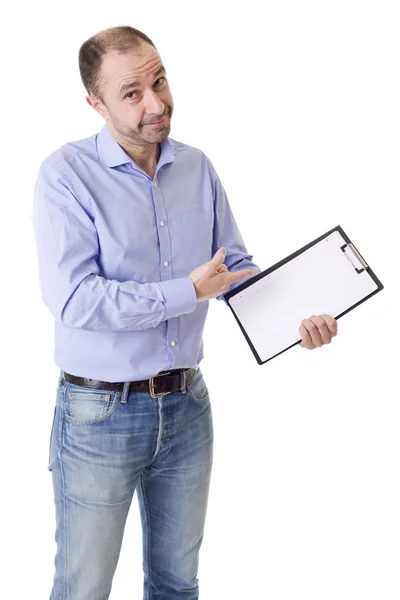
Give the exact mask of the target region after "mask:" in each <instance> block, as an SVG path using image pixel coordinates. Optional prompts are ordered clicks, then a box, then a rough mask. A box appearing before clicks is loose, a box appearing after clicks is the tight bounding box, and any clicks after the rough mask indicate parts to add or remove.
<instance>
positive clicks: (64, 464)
mask: <svg viewBox="0 0 400 600" xmlns="http://www.w3.org/2000/svg"><path fill="white" fill-rule="evenodd" d="M187 375H188V376H187V382H186V383H187V385H186V388H183V389H182V390H181V391H176V392H172V393H170V394H167V395H165V396H161V397H160V398H152V397H151V395H150V393H148V392H140V393H138V392H131V393H128V387H129V384H128V382H126V383H125V385H124V389H123V391H122V392H115V391H108V390H98V389H94V388H86V387H82V386H78V385H75V384H71V383H69V382H67V381H65V379H64V378H63V377H62V374H61V375H60V379H59V382H58V387H57V395H56V404H55V407H54V420H53V425H52V428H51V435H50V448H49V462H48V469H49V471H51V474H52V480H53V489H54V501H55V509H56V510H55V513H56V531H55V540H56V545H57V550H56V555H55V559H54V564H55V575H54V582H53V588H52V592H51V596H50V600H106V599H107V598H109V597H110V593H111V587H112V580H113V576H114V573H115V570H116V567H117V563H118V557H119V554H120V549H121V544H122V538H123V533H124V527H125V522H126V518H127V515H128V511H129V507H130V504H131V501H132V497H133V494H134V491H135V489H137V493H138V501H139V508H140V517H141V523H142V533H143V540H142V548H143V573H144V595H143V599H144V600H156V599H158V600H161V599H162V600H175V599H176V600H178V599H179V600H183V599H185V600H196V599H197V598H199V581H198V578H197V571H198V564H199V550H200V546H201V543H202V540H203V533H204V524H205V518H206V510H207V502H208V492H209V484H210V477H211V469H212V460H213V439H214V434H213V423H212V412H211V403H210V397H209V393H208V389H207V386H206V383H205V381H204V378H203V375H202V373H201V370H200V368H199V367H197V369H191V370H190V371H188V374H187ZM126 597H127V598H129V597H130V595H129V591H128V590H127V594H126Z"/></svg>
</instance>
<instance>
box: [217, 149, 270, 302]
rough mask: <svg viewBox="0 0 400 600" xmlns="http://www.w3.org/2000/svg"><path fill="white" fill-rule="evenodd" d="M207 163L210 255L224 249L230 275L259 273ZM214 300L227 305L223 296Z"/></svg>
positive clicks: (234, 284) (226, 199) (239, 282)
mask: <svg viewBox="0 0 400 600" xmlns="http://www.w3.org/2000/svg"><path fill="white" fill-rule="evenodd" d="M207 163H208V171H209V175H210V179H211V185H212V191H213V199H214V231H213V247H212V254H213V256H214V254H215V253H216V252H217V250H218V248H222V247H223V248H226V256H225V261H224V264H225V265H226V267H227V269H228V271H230V272H231V273H232V272H235V271H242V270H243V269H254V270H255V271H257V273H261V269H260V267H259V266H258V265H256V263H254V262H253V255H252V254H249V253H248V252H247V248H246V245H245V243H244V240H243V237H242V235H241V233H240V231H239V227H238V225H237V223H236V220H235V217H234V215H233V212H232V209H231V207H230V205H229V201H228V197H227V195H226V192H225V190H224V187H223V186H222V183H221V181H220V179H219V177H218V175H217V173H216V171H215V169H214V166H213V164H212V162H211V161H210V159H209V158H207ZM251 277H254V275H248V276H247V277H244V278H243V279H241V280H240V281H234V282H233V283H232V284H231V286H230V288H229V290H228V291H231V290H234V289H235V288H236V287H237V286H238V285H241V284H242V283H243V282H244V281H247V280H248V279H250V278H251ZM225 293H227V292H225ZM216 299H217V300H223V301H224V302H225V304H226V305H228V302H227V301H226V300H225V297H224V294H220V295H219V296H216Z"/></svg>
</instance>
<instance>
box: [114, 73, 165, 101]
mask: <svg viewBox="0 0 400 600" xmlns="http://www.w3.org/2000/svg"><path fill="white" fill-rule="evenodd" d="M162 79H164V80H165V77H159V78H158V79H156V83H157V81H161V80H162ZM158 87H160V86H158ZM131 94H137V92H128V94H125V96H124V100H125V98H128V96H130V95H131ZM131 99H132V98H129V100H131Z"/></svg>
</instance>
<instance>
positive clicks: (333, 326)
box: [320, 314, 338, 337]
mask: <svg viewBox="0 0 400 600" xmlns="http://www.w3.org/2000/svg"><path fill="white" fill-rule="evenodd" d="M320 317H321V318H322V319H324V320H325V322H326V324H327V326H328V329H329V331H330V332H331V335H332V337H334V336H335V335H337V329H338V323H337V321H336V319H334V318H333V317H332V316H331V315H325V314H323V315H320Z"/></svg>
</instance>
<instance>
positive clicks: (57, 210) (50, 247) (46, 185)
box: [32, 163, 197, 331]
mask: <svg viewBox="0 0 400 600" xmlns="http://www.w3.org/2000/svg"><path fill="white" fill-rule="evenodd" d="M32 223H33V230H34V237H35V244H36V252H37V259H38V269H39V281H40V287H41V293H42V299H43V301H44V303H45V304H46V306H47V308H48V309H49V310H50V312H51V313H52V315H53V316H54V318H55V319H56V320H57V321H60V322H61V323H62V324H63V325H65V326H66V327H70V328H79V329H88V330H90V331H97V330H104V329H109V330H114V331H120V330H123V331H130V330H139V329H148V328H150V327H157V325H158V324H159V323H160V322H161V321H165V320H167V319H170V318H171V317H177V316H179V315H182V314H186V313H190V312H193V311H194V310H195V308H196V305H197V298H196V290H195V287H194V284H193V281H192V279H191V278H190V277H181V278H178V279H173V280H168V281H160V282H155V283H138V282H136V281H123V282H121V281H117V280H115V279H106V278H105V277H102V276H101V275H99V272H100V268H99V264H98V262H97V257H98V255H99V243H98V237H97V230H96V227H95V225H94V223H93V221H92V219H91V217H90V215H89V212H88V209H87V207H85V206H84V204H83V201H82V199H81V200H80V201H79V200H78V199H77V197H76V196H75V195H74V193H73V192H72V191H71V189H70V188H69V187H68V185H67V184H66V183H65V181H63V179H62V177H61V176H60V174H59V173H57V170H56V169H55V168H54V166H53V165H49V164H47V163H42V164H41V166H40V168H39V173H38V177H37V180H36V184H35V189H34V201H33V212H32Z"/></svg>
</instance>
